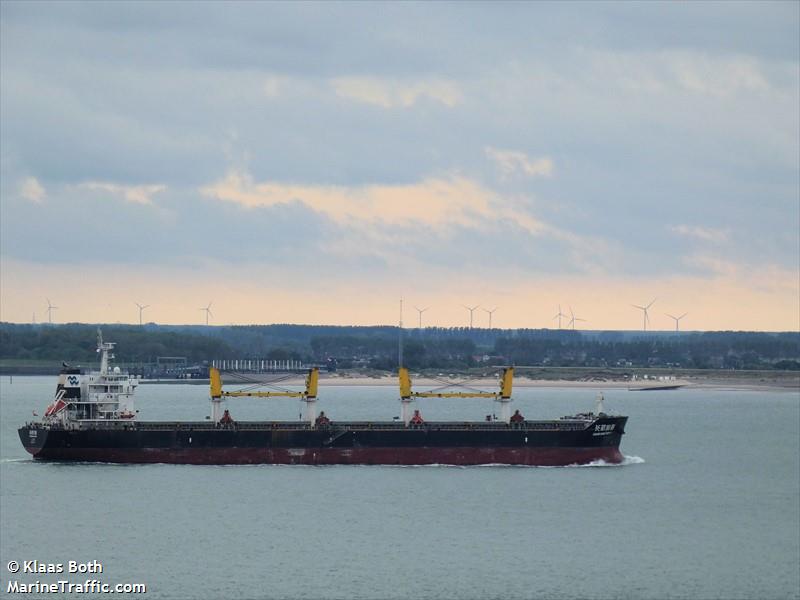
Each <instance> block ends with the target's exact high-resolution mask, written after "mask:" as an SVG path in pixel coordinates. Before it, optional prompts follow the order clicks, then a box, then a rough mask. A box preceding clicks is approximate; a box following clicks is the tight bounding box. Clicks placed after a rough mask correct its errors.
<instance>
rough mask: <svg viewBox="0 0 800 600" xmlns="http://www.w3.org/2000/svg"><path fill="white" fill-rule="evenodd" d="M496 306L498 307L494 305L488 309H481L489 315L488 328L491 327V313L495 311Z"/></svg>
mask: <svg viewBox="0 0 800 600" xmlns="http://www.w3.org/2000/svg"><path fill="white" fill-rule="evenodd" d="M497 308H498V307H497V306H495V307H494V308H493V309H492V310H489V309H488V308H484V309H483V312H485V313H487V314H488V315H489V329H491V328H492V315H493V314H494V313H495V311H496V310H497Z"/></svg>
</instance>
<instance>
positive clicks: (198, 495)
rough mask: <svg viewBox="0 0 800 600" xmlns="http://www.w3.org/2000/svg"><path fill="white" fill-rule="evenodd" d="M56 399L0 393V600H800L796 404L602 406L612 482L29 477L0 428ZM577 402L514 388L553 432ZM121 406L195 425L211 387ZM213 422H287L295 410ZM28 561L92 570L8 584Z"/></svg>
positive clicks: (628, 400) (183, 469) (382, 470)
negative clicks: (86, 592) (130, 588)
mask: <svg viewBox="0 0 800 600" xmlns="http://www.w3.org/2000/svg"><path fill="white" fill-rule="evenodd" d="M54 386H55V382H54V379H53V378H47V377H42V378H39V377H28V378H25V377H14V379H13V383H11V382H9V379H8V377H4V378H3V380H2V382H0V436H1V437H0V534H1V535H0V586H1V587H2V592H0V596H3V597H6V596H8V597H13V596H19V595H21V594H14V595H9V594H7V591H8V585H9V581H17V582H18V583H32V582H35V581H40V582H43V583H44V582H55V581H59V580H63V581H70V582H74V583H76V584H77V583H80V584H83V583H84V582H85V581H86V580H97V581H102V582H104V583H108V584H117V583H144V584H146V586H147V593H146V595H142V596H140V597H146V598H152V599H156V598H159V599H161V598H163V599H168V598H174V599H178V598H208V599H216V598H248V599H249V598H264V599H267V598H276V599H277V598H292V599H294V598H297V599H300V598H307V599H317V598H320V599H321V598H348V599H349V598H353V599H361V598H363V599H373V598H374V599H384V598H386V599H389V598H429V599H451V598H453V599H455V598H465V599H467V598H476V599H477V598H497V599H517V598H519V599H522V598H653V599H661V598H725V599H728V598H730V599H736V598H742V599H750V598H764V599H772V598H774V599H783V598H798V597H800V570H798V564H800V437H799V435H798V432H799V431H800V397H799V396H798V393H797V392H796V391H794V392H779V391H736V390H727V391H726V390H717V391H714V390H699V389H682V390H677V391H649V392H628V391H625V390H607V391H606V393H605V408H606V410H607V411H608V412H613V413H619V414H626V415H629V417H630V419H629V421H628V426H627V433H626V435H625V436H623V441H622V451H623V453H624V454H625V455H626V456H627V457H628V458H627V459H626V461H625V464H624V465H622V466H590V467H580V468H531V467H501V466H486V467H448V466H438V467H364V466H362V467H359V466H333V467H302V466H244V467H243V466H184V465H104V464H54V463H53V464H48V463H39V462H34V461H32V460H30V459H29V457H28V455H27V453H26V452H25V451H24V449H23V448H22V446H21V444H20V442H19V439H18V437H17V433H16V429H17V427H18V426H20V425H21V424H23V423H24V422H25V421H26V420H29V419H31V417H32V411H34V410H36V411H37V412H38V413H39V414H42V412H43V409H44V408H45V406H46V405H47V404H48V403H49V400H50V398H51V397H52V395H53V391H54ZM595 393H596V392H595V391H594V390H586V389H549V388H545V389H533V388H517V389H516V390H515V403H514V407H515V408H519V409H520V410H521V412H522V413H523V414H524V415H525V416H526V417H528V418H553V417H559V416H563V415H566V414H573V413H575V412H578V411H587V410H592V409H593V407H594V395H595ZM396 397H397V393H396V390H395V389H394V388H389V387H378V386H376V387H331V388H325V389H324V390H323V393H322V398H321V400H320V402H319V408H320V409H322V410H325V412H326V413H327V414H328V415H330V416H331V418H333V419H334V420H336V419H337V418H340V419H348V420H350V419H352V420H355V419H375V420H385V419H391V418H392V417H393V416H395V415H397V414H399V403H398V402H397V399H396ZM137 408H138V409H139V410H140V413H139V418H140V419H142V420H158V419H191V420H202V419H204V417H205V416H206V415H207V414H208V413H209V404H208V401H207V390H206V388H205V387H203V386H197V385H142V386H141V387H140V388H139V390H138V392H137ZM229 408H230V410H231V413H232V414H233V416H234V418H237V419H242V420H245V419H259V418H264V419H273V418H278V419H296V418H297V415H298V411H299V403H298V402H297V401H294V400H264V399H245V398H242V399H235V400H232V401H230V402H229ZM419 408H421V410H422V413H423V415H424V416H425V417H426V418H428V419H447V418H458V419H476V420H482V419H483V418H484V416H485V415H486V414H487V413H490V412H491V411H492V407H491V403H490V402H488V401H485V400H421V401H420V402H419ZM26 560H38V561H40V562H41V563H50V564H62V565H67V564H68V561H76V562H79V563H91V561H98V562H99V563H100V564H102V568H103V570H102V573H94V574H91V575H86V574H74V575H73V574H31V573H27V574H26V573H17V574H11V573H9V572H8V563H9V561H18V562H19V563H20V564H22V561H26ZM31 597H38V596H37V594H32V595H31ZM47 597H64V595H63V594H55V595H53V594H50V595H48V596H47ZM84 597H85V596H84ZM126 597H127V596H126Z"/></svg>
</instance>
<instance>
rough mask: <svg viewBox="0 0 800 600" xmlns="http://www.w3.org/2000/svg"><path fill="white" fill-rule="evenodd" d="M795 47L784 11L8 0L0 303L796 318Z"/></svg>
mask: <svg viewBox="0 0 800 600" xmlns="http://www.w3.org/2000/svg"><path fill="white" fill-rule="evenodd" d="M799 40H800V3H798V2H755V3H749V2H705V3H704V2H661V3H659V2H642V3H635V2H624V3H604V2H588V3H580V2H565V3H560V2H554V3H548V2H535V3H521V2H513V3H479V2H474V3H446V2H439V3H413V2H408V3H389V2H375V3H367V2H363V3H362V2H359V3H334V2H324V3H300V2H298V3H277V2H275V3H272V2H271V3H257V2H239V3H237V2H232V3H214V2H200V3H189V2H169V3H151V2H141V3H125V2H114V3H99V2H89V3H70V2H55V3H47V2H35V3H30V2H10V1H6V0H4V1H3V2H2V3H0V320H3V321H11V322H20V323H25V322H31V321H33V320H36V321H37V322H43V321H47V320H48V311H47V304H48V301H49V302H50V303H51V304H52V305H53V306H56V307H58V308H57V309H53V310H52V311H51V313H50V318H51V319H52V321H53V322H55V323H64V322H76V321H80V322H91V323H96V322H122V323H136V322H138V320H139V309H138V308H137V306H136V304H135V303H139V304H142V305H149V307H148V308H147V309H145V310H144V311H143V316H144V320H145V321H154V322H157V323H175V324H179V323H202V322H205V315H206V313H205V312H204V311H203V310H201V308H202V307H206V306H208V305H209V303H211V308H210V310H211V316H210V318H209V322H210V323H211V324H217V325H221V324H265V323H309V324H343V325H344V324H355V325H369V324H393V323H397V321H398V319H399V317H400V309H399V303H400V299H401V298H402V299H403V306H404V310H403V313H402V314H403V321H404V323H405V324H406V325H408V326H416V325H418V324H419V316H420V313H419V312H418V310H415V308H416V309H424V308H428V310H427V311H425V312H424V313H422V319H423V321H422V324H423V326H465V325H468V324H469V311H468V310H467V309H465V308H464V305H468V306H476V305H478V306H479V308H478V309H477V310H476V311H475V312H474V325H475V326H480V327H485V326H487V325H488V318H489V314H488V312H487V311H488V310H492V309H495V308H497V310H496V311H495V312H494V313H493V317H492V324H493V326H495V327H504V328H506V327H533V328H538V327H550V328H554V327H558V319H554V316H555V315H556V314H557V313H559V311H560V312H561V313H562V314H565V315H567V317H566V318H563V319H562V326H566V325H567V322H569V320H570V319H571V318H572V316H574V317H575V319H576V320H575V325H576V327H577V328H585V329H641V328H642V325H643V323H642V320H643V314H642V311H641V310H640V309H638V308H635V307H634V306H633V305H639V306H646V305H648V304H649V303H651V301H653V300H655V302H654V303H653V304H652V306H651V307H650V309H649V318H650V323H649V325H648V328H649V329H664V330H666V329H674V327H675V321H674V319H673V318H671V317H670V316H668V315H672V316H673V317H678V316H680V315H682V314H684V313H686V316H685V317H684V318H683V319H682V320H681V321H680V327H681V329H683V330H729V329H733V330H764V331H796V330H798V329H800V108H799V107H800V46H799V45H800V41H799ZM559 306H560V309H559ZM578 319H581V320H578Z"/></svg>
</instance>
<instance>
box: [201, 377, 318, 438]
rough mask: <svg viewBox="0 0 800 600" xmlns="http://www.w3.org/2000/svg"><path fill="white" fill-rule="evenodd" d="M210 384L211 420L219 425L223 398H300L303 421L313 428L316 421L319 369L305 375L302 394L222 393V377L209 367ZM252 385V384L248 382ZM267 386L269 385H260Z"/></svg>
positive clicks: (249, 391) (276, 392) (245, 391)
mask: <svg viewBox="0 0 800 600" xmlns="http://www.w3.org/2000/svg"><path fill="white" fill-rule="evenodd" d="M208 375H209V379H210V382H211V420H212V421H213V422H214V423H219V421H220V419H221V418H222V400H223V399H224V398H241V397H255V398H300V399H301V400H302V401H303V402H305V403H306V410H305V420H306V421H308V422H309V423H310V424H311V426H312V427H313V426H314V424H315V422H316V420H317V387H318V385H319V368H317V367H312V368H311V369H309V370H308V375H306V389H305V390H304V391H302V392H292V391H289V390H283V391H267V392H264V391H252V390H239V391H235V392H224V391H223V390H222V376H221V375H220V372H219V369H216V368H214V367H211V368H210V369H209V372H208ZM248 383H253V382H248ZM262 385H269V384H266V383H265V384H262Z"/></svg>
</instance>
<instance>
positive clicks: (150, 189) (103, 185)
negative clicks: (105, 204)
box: [80, 181, 167, 204]
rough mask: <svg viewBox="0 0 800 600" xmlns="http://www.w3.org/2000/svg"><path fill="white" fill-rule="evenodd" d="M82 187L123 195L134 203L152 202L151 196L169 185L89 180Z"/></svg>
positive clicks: (127, 200) (126, 199)
mask: <svg viewBox="0 0 800 600" xmlns="http://www.w3.org/2000/svg"><path fill="white" fill-rule="evenodd" d="M80 187H83V188H86V189H88V190H94V191H101V192H109V193H111V194H114V195H115V196H121V197H122V198H124V199H125V201H126V202H131V203H134V204H152V203H153V199H152V198H151V196H153V195H155V194H157V193H159V192H163V191H164V190H165V189H167V186H165V185H161V184H155V185H120V184H117V183H108V182H103V181H88V182H86V183H82V184H80Z"/></svg>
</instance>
